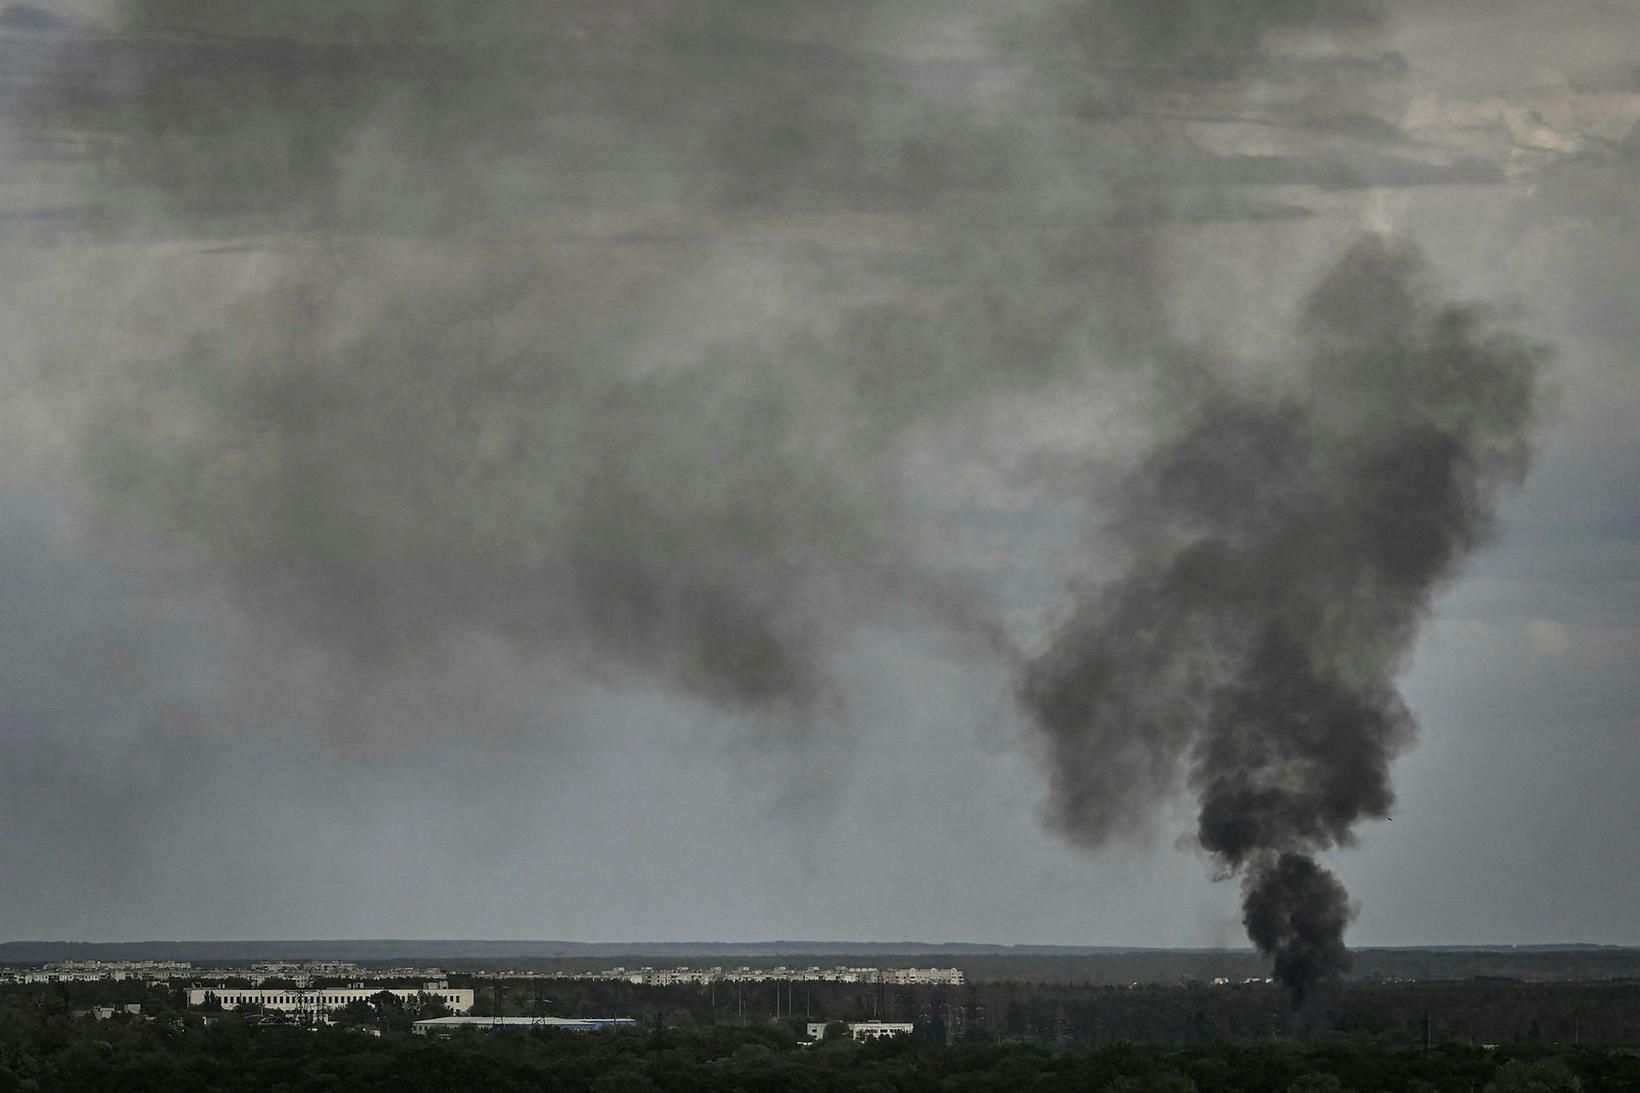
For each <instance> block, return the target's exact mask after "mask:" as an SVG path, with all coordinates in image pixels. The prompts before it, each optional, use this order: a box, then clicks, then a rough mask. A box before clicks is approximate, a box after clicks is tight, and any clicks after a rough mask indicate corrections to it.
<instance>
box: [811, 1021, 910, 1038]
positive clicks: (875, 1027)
mask: <svg viewBox="0 0 1640 1093" xmlns="http://www.w3.org/2000/svg"><path fill="white" fill-rule="evenodd" d="M826 1024H827V1022H825V1021H810V1022H809V1025H808V1028H809V1039H811V1040H824V1039H825V1038H826ZM913 1031H914V1026H913V1025H912V1024H911V1022H909V1021H850V1022H848V1034H849V1035H850V1036H852V1037H854V1038H855V1039H856V1040H876V1039H878V1038H880V1037H884V1036H910V1035H911V1033H912V1032H913Z"/></svg>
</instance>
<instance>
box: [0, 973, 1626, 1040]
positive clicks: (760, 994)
mask: <svg viewBox="0 0 1640 1093" xmlns="http://www.w3.org/2000/svg"><path fill="white" fill-rule="evenodd" d="M452 985H455V986H472V987H473V988H474V993H475V1007H474V1012H475V1014H476V1015H480V1016H482V1015H487V1014H492V1013H497V1012H499V1013H502V1014H506V1015H509V1016H540V1017H632V1018H635V1019H637V1020H638V1021H639V1023H640V1024H641V1025H642V1026H643V1027H645V1028H655V1027H668V1028H706V1027H710V1026H732V1027H745V1028H752V1027H758V1026H763V1025H771V1024H774V1025H779V1026H781V1027H784V1028H786V1029H788V1030H789V1031H793V1032H800V1031H801V1030H802V1029H803V1028H804V1027H805V1026H806V1025H807V1023H808V1022H810V1021H815V1022H833V1021H862V1020H870V1019H872V1018H877V1019H881V1020H885V1021H895V1022H907V1023H910V1024H912V1025H914V1026H915V1027H916V1028H917V1029H918V1032H919V1035H921V1036H922V1037H924V1038H925V1039H928V1040H930V1041H933V1042H937V1043H945V1044H957V1043H1002V1042H1023V1043H1031V1044H1037V1045H1040V1046H1043V1047H1047V1048H1052V1049H1055V1050H1079V1051H1086V1050H1094V1049H1098V1048H1101V1047H1106V1046H1109V1045H1112V1044H1118V1043H1134V1044H1156V1045H1174V1046H1181V1045H1182V1046H1198V1047H1199V1046H1205V1045H1209V1044H1218V1043H1248V1042H1256V1041H1269V1040H1273V1039H1285V1038H1286V1037H1287V1036H1288V1035H1289V1033H1290V1032H1291V1031H1292V1029H1293V1023H1292V1020H1291V1017H1290V1015H1289V1013H1288V1009H1287V999H1286V995H1285V993H1284V992H1283V991H1282V990H1281V989H1280V988H1277V987H1275V986H1270V985H1266V984H1262V983H1261V984H1257V985H1253V986H1229V987H1204V986H1195V987H1179V986H1175V987H1162V986H1151V987H1139V988H1128V987H1110V986H1095V985H1091V984H1068V983H1026V982H1014V983H976V984H971V985H968V986H963V987H938V986H886V985H885V986H883V987H881V988H879V987H877V986H876V985H874V984H862V983H828V982H815V983H790V984H788V983H782V982H762V983H716V984H711V985H703V986H695V985H682V986H669V987H653V986H641V985H635V984H631V983H625V982H615V981H608V980H587V979H469V978H468V977H465V976H454V977H452ZM181 987H182V981H180V980H179V981H176V982H174V983H173V984H172V985H170V986H168V987H153V988H151V987H148V986H147V985H145V984H144V983H142V982H141V981H138V980H125V981H121V982H115V981H112V980H104V981H101V982H89V983H56V984H30V985H22V984H17V985H11V986H0V1003H5V1004H10V1005H13V1006H18V1007H21V1008H25V1009H30V1010H32V1011H35V1012H63V1013H67V1012H72V1011H73V1010H77V1009H80V1010H83V1009H89V1008H90V1007H92V1006H97V1005H103V1006H108V1005H125V1004H130V1003H141V1004H142V1008H143V1012H144V1013H145V1014H147V1015H149V1016H154V1015H156V1014H165V1013H175V1014H179V1015H180V1014H182V1013H183V1012H184V1010H185V1007H184V1006H183V991H182V989H181ZM190 1012H191V1011H190ZM1318 1016H1320V1017H1322V1018H1323V1019H1324V1020H1323V1022H1322V1023H1323V1024H1324V1025H1325V1026H1326V1027H1327V1029H1328V1030H1329V1032H1330V1034H1332V1035H1335V1036H1340V1037H1344V1038H1346V1039H1348V1040H1349V1041H1351V1042H1352V1043H1356V1044H1360V1045H1371V1046H1373V1047H1377V1048H1384V1049H1396V1050H1403V1049H1404V1050H1414V1049H1419V1048H1422V1047H1423V1045H1424V1044H1425V1043H1426V1041H1427V1043H1428V1044H1430V1045H1431V1046H1439V1045H1441V1044H1453V1045H1462V1046H1466V1047H1467V1046H1474V1045H1484V1044H1496V1045H1515V1046H1524V1045H1530V1044H1538V1045H1545V1044H1602V1045H1607V1046H1628V1047H1633V1046H1636V1045H1640V981H1623V982H1605V983H1521V982H1505V981H1497V980H1471V981H1467V982H1460V981H1454V982H1443V983H1395V984H1388V983H1385V984H1374V983H1357V984H1353V985H1351V986H1349V987H1347V988H1346V989H1344V990H1343V991H1342V992H1341V993H1340V994H1339V995H1338V996H1337V997H1336V998H1334V999H1333V1000H1332V1001H1331V1003H1330V1004H1329V1005H1328V1006H1327V1007H1326V1012H1325V1013H1323V1014H1320V1015H1318Z"/></svg>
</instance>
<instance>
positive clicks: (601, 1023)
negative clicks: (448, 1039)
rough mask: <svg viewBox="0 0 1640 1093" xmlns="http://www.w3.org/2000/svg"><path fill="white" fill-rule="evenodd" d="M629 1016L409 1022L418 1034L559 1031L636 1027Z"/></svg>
mask: <svg viewBox="0 0 1640 1093" xmlns="http://www.w3.org/2000/svg"><path fill="white" fill-rule="evenodd" d="M637 1027H638V1022H636V1021H634V1020H633V1019H632V1018H630V1017H429V1018H428V1019H427V1020H425V1021H417V1022H415V1023H414V1024H413V1025H411V1026H410V1031H411V1032H414V1033H415V1034H416V1035H417V1036H442V1035H448V1034H450V1033H452V1032H455V1031H456V1030H458V1029H464V1028H475V1029H532V1028H551V1029H558V1030H560V1031H562V1032H603V1031H604V1030H606V1029H615V1028H637Z"/></svg>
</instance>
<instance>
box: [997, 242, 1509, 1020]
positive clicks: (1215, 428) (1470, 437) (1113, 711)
mask: <svg viewBox="0 0 1640 1093" xmlns="http://www.w3.org/2000/svg"><path fill="white" fill-rule="evenodd" d="M1299 333H1300V338H1301V340H1302V344H1303V350H1302V353H1303V358H1304V365H1303V368H1302V372H1301V374H1300V377H1299V382H1298V383H1297V385H1296V386H1295V387H1294V388H1293V389H1291V390H1288V391H1285V392H1281V391H1274V392H1259V393H1257V394H1253V393H1249V392H1245V391H1239V390H1234V389H1227V388H1225V387H1223V386H1222V385H1220V384H1218V383H1215V382H1212V381H1211V380H1209V378H1208V376H1207V375H1205V374H1204V375H1202V376H1201V378H1200V381H1199V384H1198V389H1197V390H1196V391H1194V392H1189V393H1187V392H1185V391H1184V390H1183V389H1181V394H1182V395H1183V396H1184V397H1185V398H1186V399H1187V400H1188V402H1187V405H1186V406H1185V408H1184V409H1183V410H1182V412H1181V419H1180V422H1179V424H1178V425H1177V426H1176V428H1175V429H1174V430H1173V431H1172V432H1171V434H1170V435H1167V436H1166V437H1165V438H1164V439H1163V440H1162V442H1161V443H1160V445H1159V446H1158V447H1157V449H1156V450H1155V452H1154V453H1152V454H1151V455H1150V456H1149V457H1148V458H1147V459H1146V460H1145V461H1144V462H1143V463H1142V464H1141V465H1140V466H1139V467H1138V469H1137V470H1136V471H1135V473H1134V474H1133V476H1132V478H1131V479H1130V480H1129V482H1128V483H1127V485H1126V488H1125V490H1124V494H1123V498H1122V501H1121V502H1120V507H1119V510H1118V511H1117V512H1116V513H1115V515H1114V526H1115V529H1116V531H1117V533H1118V534H1119V536H1120V538H1121V539H1122V540H1123V541H1124V542H1125V545H1126V547H1127V549H1128V551H1129V552H1130V554H1131V557H1132V561H1131V562H1130V563H1129V570H1128V572H1127V574H1126V575H1125V576H1123V577H1122V578H1120V579H1119V580H1117V581H1115V582H1113V583H1111V584H1110V585H1108V586H1106V587H1104V588H1102V589H1100V590H1099V591H1098V592H1096V593H1095V594H1093V595H1090V596H1089V597H1088V598H1087V599H1085V600H1084V601H1083V602H1082V603H1081V604H1080V605H1079V607H1078V609H1077V611H1076V613H1075V614H1074V615H1073V616H1072V618H1071V619H1070V621H1069V622H1068V623H1067V624H1066V625H1065V627H1064V629H1063V630H1062V631H1061V632H1060V633H1059V635H1058V637H1057V638H1056V639H1055V640H1054V642H1053V644H1052V645H1051V646H1050V647H1049V648H1048V649H1047V650H1046V651H1045V652H1044V653H1043V654H1042V655H1041V656H1040V657H1039V658H1037V659H1036V660H1035V661H1033V662H1032V663H1031V664H1030V665H1029V668H1028V670H1027V672H1026V675H1025V677H1024V680H1023V682H1022V685H1021V698H1022V700H1023V701H1024V703H1025V706H1026V708H1027V709H1028V710H1029V711H1030V713H1031V715H1032V716H1033V718H1034V719H1035V721H1036V723H1037V724H1038V725H1039V726H1040V728H1041V729H1042V731H1043V732H1044V733H1045V734H1046V735H1047V738H1048V741H1049V744H1050V747H1051V749H1052V755H1053V762H1052V764H1051V767H1050V771H1051V776H1052V779H1053V785H1054V793H1055V798H1054V800H1055V816H1056V818H1057V820H1058V822H1059V824H1060V825H1061V826H1062V827H1063V829H1064V830H1065V831H1066V832H1067V834H1069V835H1070V836H1071V837H1072V838H1074V839H1076V840H1078V841H1081V842H1085V843H1088V844H1090V845H1098V844H1100V843H1102V842H1103V841H1105V840H1106V839H1108V838H1110V837H1111V836H1113V835H1116V834H1119V833H1121V832H1122V830H1123V829H1124V828H1125V827H1128V826H1131V825H1132V824H1134V823H1135V822H1136V821H1137V820H1138V819H1139V818H1141V817H1142V816H1143V815H1144V814H1145V813H1147V812H1148V811H1149V810H1150V809H1151V808H1153V807H1154V804H1155V802H1156V801H1157V800H1158V799H1161V798H1162V797H1164V796H1165V795H1166V793H1167V792H1168V791H1169V790H1171V789H1172V788H1173V787H1174V786H1175V785H1177V784H1178V783H1179V781H1180V780H1181V779H1182V780H1184V781H1186V782H1188V784H1189V786H1190V788H1191V789H1192V790H1194V792H1195V793H1196V795H1197V796H1198V798H1199V801H1200V813H1199V820H1198V827H1197V838H1198V840H1199V842H1200V844H1201V846H1202V847H1203V848H1204V849H1206V850H1207V851H1209V852H1210V853H1212V854H1213V855H1214V856H1215V857H1216V858H1217V859H1218V860H1220V861H1221V862H1222V863H1223V864H1224V865H1225V866H1226V867H1227V868H1228V869H1230V870H1231V871H1241V870H1246V872H1247V882H1246V883H1247V915H1248V926H1249V930H1250V931H1251V932H1252V935H1253V937H1254V940H1255V941H1257V942H1258V943H1259V944H1260V945H1261V946H1263V947H1265V948H1266V949H1267V950H1268V951H1274V952H1275V954H1276V956H1277V966H1278V970H1283V969H1284V970H1283V974H1284V975H1287V976H1289V978H1288V979H1287V981H1288V982H1289V983H1290V984H1291V985H1292V987H1293V989H1294V992H1295V993H1294V997H1295V1001H1298V1000H1303V999H1305V998H1307V997H1308V996H1310V995H1311V994H1312V993H1313V992H1314V990H1315V989H1316V988H1317V987H1318V986H1319V985H1321V984H1323V983H1324V982H1325V980H1326V979H1327V978H1328V977H1329V976H1335V975H1336V974H1338V972H1339V971H1340V970H1341V965H1340V963H1339V960H1338V958H1337V956H1336V954H1335V953H1334V952H1333V950H1335V949H1336V950H1337V951H1338V952H1342V927H1343V925H1344V923H1345V920H1346V918H1347V916H1346V915H1345V914H1344V913H1343V906H1344V905H1343V896H1342V889H1341V888H1339V887H1338V885H1337V883H1336V882H1335V881H1332V880H1331V879H1330V878H1328V877H1327V876H1326V875H1325V874H1324V873H1320V872H1318V870H1319V867H1318V866H1316V865H1315V863H1314V862H1313V860H1311V859H1310V858H1309V857H1308V855H1309V854H1312V853H1314V852H1315V851H1318V850H1325V849H1328V848H1330V847H1335V846H1341V845H1349V844H1350V843H1351V842H1352V841H1353V829H1354V827H1355V825H1356V824H1357V823H1358V822H1360V821H1361V820H1363V819H1368V818H1382V817H1383V816H1385V815H1387V813H1388V809H1389V807H1390V805H1391V803H1392V801H1393V799H1394V795H1393V792H1392V790H1391V788H1390V781H1389V764H1390V760H1391V759H1393V758H1394V756H1395V755H1396V754H1397V753H1398V752H1399V751H1400V750H1401V749H1402V748H1403V747H1405V746H1406V745H1407V744H1408V743H1409V742H1410V740H1411V737H1412V732H1413V722H1412V717H1411V715H1410V713H1409V711H1408V710H1407V708H1406V706H1405V704H1404V703H1403V701H1402V700H1401V698H1400V696H1399V694H1398V693H1397V691H1396V687H1395V678H1396V675H1397V674H1398V673H1399V671H1400V670H1401V668H1402V667H1403V666H1404V664H1405V662H1406V659H1407V657H1408V655H1409V653H1410V650H1411V645H1412V641H1413V638H1414V636H1415V634H1416V631H1417V627H1418V624H1419V623H1420V621H1421V620H1422V619H1423V618H1424V616H1425V615H1426V614H1427V612H1428V610H1429V606H1430V599H1431V596H1432V595H1433V593H1434V591H1435V590H1436V589H1437V588H1438V587H1439V586H1440V585H1441V583H1442V582H1444V581H1445V580H1447V579H1449V578H1450V577H1451V576H1452V575H1453V574H1454V573H1455V572H1456V569H1457V566H1458V565H1459V564H1460V563H1461V562H1462V560H1463V558H1464V557H1465V556H1466V555H1467V554H1468V553H1470V552H1471V551H1472V550H1473V549H1474V548H1475V547H1476V546H1477V545H1478V544H1479V543H1480V542H1481V541H1482V540H1483V539H1484V538H1485V536H1486V534H1487V533H1488V531H1489V529H1490V528H1491V522H1492V514H1493V511H1494V507H1495V504H1496V501H1497V497H1498V494H1499V492H1500V490H1502V489H1503V488H1505V487H1507V486H1509V485H1512V484H1514V483H1516V482H1518V481H1519V479H1520V477H1521V476H1522V474H1523V473H1524V471H1525V468H1526V463H1527V458H1528V455H1529V451H1530V429H1531V426H1532V423H1533V420H1534V402H1535V391H1536V387H1537V379H1536V376H1537V369H1538V363H1539V358H1540V352H1539V350H1538V349H1537V348H1536V347H1534V346H1533V345H1532V344H1530V343H1528V342H1525V341H1522V340H1521V339H1519V338H1517V337H1515V336H1513V335H1511V334H1510V333H1508V332H1507V331H1505V330H1502V329H1499V328H1498V327H1497V326H1496V325H1495V323H1494V322H1493V320H1491V319H1490V318H1489V317H1488V316H1487V314H1486V313H1485V312H1484V311H1483V310H1478V309H1476V308H1473V307H1466V306H1461V305H1454V304H1449V303H1445V302H1443V301H1442V300H1441V298H1440V294H1439V292H1438V291H1437V289H1436V288H1435V287H1434V286H1433V285H1432V284H1431V282H1430V278H1429V275H1428V273H1427V272H1426V271H1425V270H1424V269H1423V267H1422V264H1421V261H1420V259H1419V258H1418V256H1417V254H1416V252H1415V251H1414V250H1413V249H1412V248H1411V247H1410V246H1409V245H1407V244H1400V243H1393V242H1389V241H1386V240H1382V239H1377V238H1368V239H1366V240H1364V241H1362V242H1361V243H1359V244H1357V245H1356V246H1355V247H1354V248H1353V249H1352V250H1351V251H1350V252H1349V254H1347V255H1346V256H1345V257H1344V258H1343V260H1342V261H1341V262H1340V263H1339V264H1338V265H1337V266H1336V267H1335V268H1334V269H1333V270H1332V271H1331V272H1330V273H1329V274H1328V275H1327V277H1326V279H1325V280H1324V281H1323V282H1322V284H1321V285H1320V286H1319V287H1318V288H1317V289H1316V291H1315V292H1314V293H1313V294H1312V295H1311V297H1310V298H1309V300H1308V302H1307V304H1306V306H1305V308H1304V313H1303V317H1302V320H1301V322H1300V324H1299ZM1312 909H1316V910H1318V912H1319V913H1321V914H1322V919H1321V920H1320V921H1310V920H1308V919H1307V917H1306V916H1307V915H1308V914H1309V912H1310V910H1312ZM1288 919H1291V920H1292V922H1291V923H1290V924H1287V920H1288ZM1272 922H1275V923H1277V925H1271V923H1272ZM1266 938H1276V939H1277V940H1278V944H1276V945H1275V946H1274V948H1273V949H1272V948H1271V946H1269V945H1267V944H1266ZM1293 946H1296V948H1294V947H1293ZM1317 946H1319V949H1317ZM1312 950H1316V951H1315V952H1312Z"/></svg>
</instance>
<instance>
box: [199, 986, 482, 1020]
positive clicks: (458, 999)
mask: <svg viewBox="0 0 1640 1093" xmlns="http://www.w3.org/2000/svg"><path fill="white" fill-rule="evenodd" d="M383 991H386V992H387V993H388V994H391V995H394V996H396V997H398V998H401V999H403V1000H404V1001H406V1002H408V1001H411V1000H413V999H415V998H416V997H417V996H418V995H422V994H430V995H432V996H433V997H434V998H437V999H438V1000H439V1001H440V1002H443V1003H444V1004H445V1005H446V1006H449V1007H450V1009H452V1010H454V1011H455V1012H456V1013H466V1012H468V1011H469V1010H471V1009H472V1008H473V992H472V988H470V987H449V986H445V985H444V984H442V983H428V984H425V985H424V986H422V987H318V988H315V989H313V990H294V989H291V988H287V987H266V988H264V987H189V988H188V1004H189V1005H190V1006H203V1005H205V1004H207V1003H208V1002H210V1001H211V1000H212V999H215V1000H216V1001H218V1002H220V1003H222V1008H223V1009H234V1008H236V1007H238V1006H256V1007H258V1008H260V1009H265V1010H274V1011H278V1012H288V1013H324V1012H328V1011H330V1010H336V1009H341V1008H342V1007H343V1006H346V1005H348V1004H349V1003H352V1002H368V1001H370V999H372V998H374V997H375V996H376V995H378V994H381V993H382V992H383Z"/></svg>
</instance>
